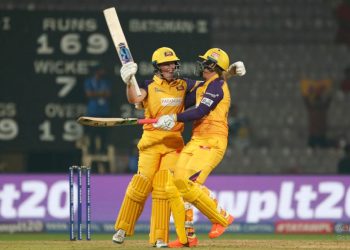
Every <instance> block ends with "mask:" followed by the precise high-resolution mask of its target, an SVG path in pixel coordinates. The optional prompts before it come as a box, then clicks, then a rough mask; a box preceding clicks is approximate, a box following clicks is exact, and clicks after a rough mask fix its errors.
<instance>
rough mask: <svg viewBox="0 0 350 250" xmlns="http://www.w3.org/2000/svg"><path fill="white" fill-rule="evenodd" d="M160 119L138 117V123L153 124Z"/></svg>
mask: <svg viewBox="0 0 350 250" xmlns="http://www.w3.org/2000/svg"><path fill="white" fill-rule="evenodd" d="M157 121H158V119H138V120H137V124H152V123H156V122H157Z"/></svg>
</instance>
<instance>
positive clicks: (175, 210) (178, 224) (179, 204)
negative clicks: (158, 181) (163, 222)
mask: <svg viewBox="0 0 350 250" xmlns="http://www.w3.org/2000/svg"><path fill="white" fill-rule="evenodd" d="M166 192H167V195H168V199H169V203H170V208H171V213H172V215H173V218H174V224H175V230H176V234H177V237H178V239H179V241H180V242H181V243H182V244H185V243H187V237H186V230H185V204H184V201H183V199H182V197H181V194H180V192H179V191H178V190H177V188H176V186H175V184H174V181H173V177H172V176H171V175H170V173H169V177H168V183H167V185H166Z"/></svg>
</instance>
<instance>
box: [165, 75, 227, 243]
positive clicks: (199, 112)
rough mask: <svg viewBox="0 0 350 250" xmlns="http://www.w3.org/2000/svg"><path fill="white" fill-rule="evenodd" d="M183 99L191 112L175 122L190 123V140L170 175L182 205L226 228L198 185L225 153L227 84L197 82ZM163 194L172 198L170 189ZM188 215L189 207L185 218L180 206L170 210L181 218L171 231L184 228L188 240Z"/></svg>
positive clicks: (224, 216)
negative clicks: (196, 209)
mask: <svg viewBox="0 0 350 250" xmlns="http://www.w3.org/2000/svg"><path fill="white" fill-rule="evenodd" d="M186 98H187V100H186V105H189V106H190V105H191V104H195V108H192V109H191V108H189V109H188V110H186V111H184V112H182V113H180V114H177V121H178V122H188V121H194V123H193V129H192V137H191V140H190V142H189V143H187V144H186V146H185V147H184V148H183V150H182V151H181V153H180V157H179V159H178V161H177V163H176V166H175V168H174V172H173V173H174V174H173V176H174V178H173V182H174V184H175V186H176V188H177V190H178V191H179V194H178V195H181V196H182V197H183V199H184V200H185V201H186V202H189V203H191V204H193V205H194V206H196V207H197V208H198V209H199V210H200V211H201V212H202V213H203V214H204V215H206V216H207V217H208V219H209V220H210V221H211V222H212V223H213V224H216V223H217V224H220V225H222V226H227V225H228V223H229V222H228V220H227V215H228V214H227V213H226V211H224V210H221V209H219V207H218V205H217V201H216V200H215V199H213V198H212V197H211V196H210V191H209V190H208V189H207V188H205V187H204V186H201V185H200V184H203V183H204V182H205V180H206V179H207V177H208V175H209V174H210V172H211V171H212V170H213V169H214V168H215V167H216V166H217V165H218V164H219V162H220V161H221V160H222V158H223V156H224V154H225V151H226V147H227V137H228V125H227V116H228V112H229V108H230V104H231V97H230V92H229V89H228V86H227V83H226V82H225V81H224V80H223V79H221V78H220V77H219V75H217V74H215V75H213V77H211V78H210V79H208V80H207V81H205V82H199V83H198V82H197V86H196V89H195V91H193V92H191V93H190V94H188V95H187V97H186ZM168 183H170V182H168ZM170 184H171V183H170ZM167 192H169V193H171V194H172V195H173V196H176V194H175V193H174V190H173V189H172V188H167ZM187 204H188V203H187ZM191 211H192V209H191V207H188V208H186V214H185V211H184V207H183V204H182V206H180V205H178V206H177V207H176V208H175V209H172V212H173V213H178V214H181V217H180V219H179V220H178V221H175V228H177V229H179V228H185V225H186V228H187V233H188V235H189V236H191V235H192V234H193V233H194V229H193V224H192V223H193V222H192V221H191V217H192V215H191V214H189V212H191ZM189 218H190V219H189ZM185 220H186V224H185ZM189 229H190V230H189ZM185 235H186V233H183V232H181V234H179V233H178V237H179V240H180V242H181V243H185V242H186V236H185Z"/></svg>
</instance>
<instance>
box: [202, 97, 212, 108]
mask: <svg viewBox="0 0 350 250" xmlns="http://www.w3.org/2000/svg"><path fill="white" fill-rule="evenodd" d="M201 103H203V104H204V105H206V106H208V107H210V106H211V105H212V104H213V103H214V101H213V100H210V99H209V98H206V97H204V98H203V99H202V101H201Z"/></svg>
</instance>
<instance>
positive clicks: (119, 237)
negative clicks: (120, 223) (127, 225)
mask: <svg viewBox="0 0 350 250" xmlns="http://www.w3.org/2000/svg"><path fill="white" fill-rule="evenodd" d="M124 239H125V231H124V230H123V229H118V230H117V232H116V233H115V234H114V235H113V237H112V241H113V242H114V243H117V244H122V243H123V242H124Z"/></svg>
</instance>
